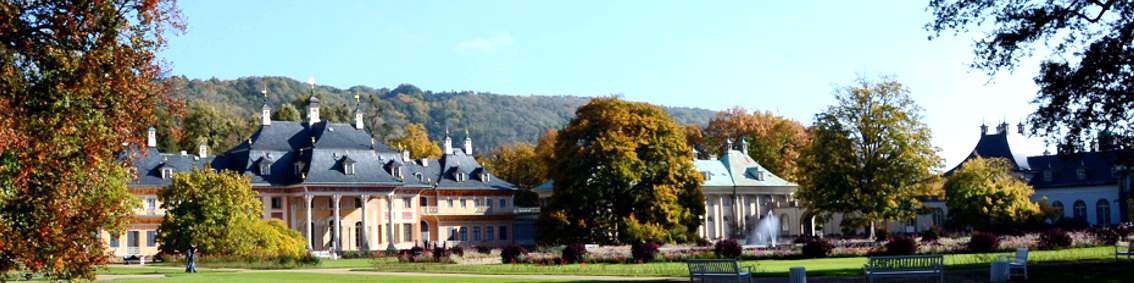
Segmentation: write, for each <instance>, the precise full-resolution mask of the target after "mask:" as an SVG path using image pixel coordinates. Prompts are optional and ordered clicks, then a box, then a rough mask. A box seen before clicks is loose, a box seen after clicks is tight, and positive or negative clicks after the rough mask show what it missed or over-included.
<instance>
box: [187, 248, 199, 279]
mask: <svg viewBox="0 0 1134 283" xmlns="http://www.w3.org/2000/svg"><path fill="white" fill-rule="evenodd" d="M185 258H187V259H189V264H188V265H186V266H185V272H186V273H190V272H191V273H197V243H190V244H189V249H186V250H185Z"/></svg>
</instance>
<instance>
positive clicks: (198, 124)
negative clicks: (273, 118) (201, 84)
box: [180, 100, 259, 149]
mask: <svg viewBox="0 0 1134 283" xmlns="http://www.w3.org/2000/svg"><path fill="white" fill-rule="evenodd" d="M236 113H240V111H237V110H235V109H232V108H231V107H229V106H225V105H220V106H217V105H214V104H211V103H208V102H206V101H201V100H193V101H189V107H188V108H187V109H186V111H185V118H184V120H183V121H182V122H181V124H182V126H181V127H182V128H181V130H182V132H181V136H182V138H181V142H180V147H181V148H182V149H195V148H197V146H198V145H200V144H201V143H202V142H208V145H209V147H211V148H218V149H227V148H231V147H233V146H235V145H237V144H239V143H240V142H241V141H243V140H244V139H245V138H247V136H246V135H248V133H250V132H251V130H252V125H253V124H252V122H251V121H250V119H244V118H241V117H240V116H239V115H238V114H236ZM256 122H257V124H258V123H259V121H256Z"/></svg>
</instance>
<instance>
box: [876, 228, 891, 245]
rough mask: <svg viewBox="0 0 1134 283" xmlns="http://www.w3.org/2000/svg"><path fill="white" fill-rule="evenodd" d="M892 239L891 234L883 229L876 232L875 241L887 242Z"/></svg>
mask: <svg viewBox="0 0 1134 283" xmlns="http://www.w3.org/2000/svg"><path fill="white" fill-rule="evenodd" d="M889 239H890V232H889V231H886V230H882V229H877V230H874V241H875V242H885V241H888V240H889Z"/></svg>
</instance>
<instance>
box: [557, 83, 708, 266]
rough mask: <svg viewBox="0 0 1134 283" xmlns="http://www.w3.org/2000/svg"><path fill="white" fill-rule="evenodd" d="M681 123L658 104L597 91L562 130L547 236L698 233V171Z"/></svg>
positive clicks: (677, 237)
mask: <svg viewBox="0 0 1134 283" xmlns="http://www.w3.org/2000/svg"><path fill="white" fill-rule="evenodd" d="M691 155H692V150H691V149H690V147H689V146H688V145H687V144H686V141H685V134H684V130H682V128H681V127H680V126H678V125H677V123H675V122H674V121H673V120H672V119H671V118H670V117H669V115H668V114H666V112H665V111H664V110H663V109H662V108H661V107H658V106H654V105H650V104H646V103H640V102H627V101H624V100H622V99H619V98H617V97H602V98H594V99H592V100H591V102H590V103H588V104H587V105H585V106H583V107H580V108H579V110H578V111H576V115H575V118H574V119H572V120H571V122H570V123H569V124H568V125H567V127H566V128H564V129H562V130H560V131H559V134H558V136H557V137H556V141H555V156H554V157H553V160H552V162H551V168H555V170H551V171H550V172H551V174H550V176H551V177H552V179H554V180H555V185H554V189H555V193H554V194H553V195H552V197H551V200H550V201H549V203H548V205H547V207H546V209H545V210H543V212H542V214H541V215H540V218H539V220H538V221H539V224H538V225H539V227H540V228H539V229H538V230H537V231H538V233H539V235H537V237H538V238H539V240H540V241H541V242H543V243H569V242H572V243H575V242H585V243H601V244H608V243H617V242H623V243H625V242H636V241H690V240H693V239H696V237H697V236H696V230H697V227H698V226H699V225H700V217H701V215H703V214H704V213H705V206H704V196H703V195H702V194H701V190H700V184H701V175H700V174H699V173H697V171H696V169H694V167H693V162H692V161H691V160H690V159H689V156H691Z"/></svg>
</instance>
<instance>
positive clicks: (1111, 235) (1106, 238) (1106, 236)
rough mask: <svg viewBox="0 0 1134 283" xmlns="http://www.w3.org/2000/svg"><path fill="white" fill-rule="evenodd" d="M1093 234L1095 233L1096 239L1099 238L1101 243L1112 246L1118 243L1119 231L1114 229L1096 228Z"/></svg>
mask: <svg viewBox="0 0 1134 283" xmlns="http://www.w3.org/2000/svg"><path fill="white" fill-rule="evenodd" d="M1091 234H1094V235H1095V239H1098V240H1099V243H1100V244H1103V245H1107V246H1112V245H1114V244H1117V243H1118V237H1119V236H1118V232H1115V231H1114V230H1110V229H1106V228H1101V229H1095V230H1094V231H1092V233H1091Z"/></svg>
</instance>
